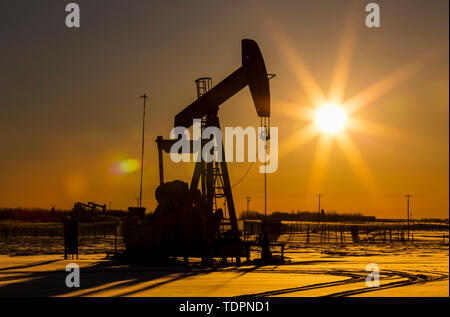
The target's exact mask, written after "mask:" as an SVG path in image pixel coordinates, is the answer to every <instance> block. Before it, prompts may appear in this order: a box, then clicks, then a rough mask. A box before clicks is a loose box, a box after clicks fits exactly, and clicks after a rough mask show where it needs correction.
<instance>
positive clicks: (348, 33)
mask: <svg viewBox="0 0 450 317" xmlns="http://www.w3.org/2000/svg"><path fill="white" fill-rule="evenodd" d="M271 27H272V31H273V32H274V33H273V34H274V35H275V36H274V39H275V40H276V41H277V42H278V44H279V47H280V48H282V52H283V53H284V55H285V57H286V59H287V60H288V61H289V63H290V65H291V66H292V69H293V70H294V72H295V76H296V79H297V80H298V83H299V85H300V86H301V87H302V88H303V90H304V91H305V93H306V95H307V96H308V98H309V100H310V101H311V104H309V105H296V104H292V103H287V102H284V101H280V100H278V104H277V106H276V107H274V111H275V112H278V113H279V114H284V115H288V116H290V117H291V118H292V114H293V113H294V114H295V115H296V116H297V117H298V118H299V119H301V120H304V121H307V122H308V123H307V125H306V126H305V127H303V128H302V129H300V130H299V131H297V132H294V133H293V134H292V135H291V136H289V137H287V138H285V140H283V142H282V143H281V144H280V157H282V156H285V155H287V154H289V153H291V152H292V151H294V150H295V149H297V148H298V147H300V146H301V145H303V144H305V143H307V142H308V141H310V140H312V139H314V138H315V137H319V142H318V143H317V148H316V153H315V160H314V162H313V168H312V172H311V178H310V179H311V183H312V184H311V187H313V190H317V189H319V188H320V182H321V180H322V178H323V177H324V175H325V169H326V165H327V162H328V159H329V155H330V153H331V147H332V145H333V144H334V143H336V144H337V145H338V146H339V148H340V149H341V151H342V152H343V154H344V156H345V157H346V158H347V160H348V162H349V164H350V165H351V167H352V169H353V170H354V172H355V174H356V176H357V177H358V178H359V179H360V180H361V182H362V183H363V184H364V185H366V187H367V188H368V189H369V191H371V192H374V193H376V194H379V193H380V191H379V190H378V186H377V185H376V183H375V181H374V178H373V176H372V173H371V171H370V169H369V167H368V166H367V165H366V163H365V161H364V159H363V156H362V155H361V153H360V151H359V150H358V148H357V146H356V144H355V143H354V142H353V140H352V138H351V135H350V133H351V132H356V133H365V134H369V135H372V136H387V135H389V136H390V137H392V136H393V135H397V136H398V135H403V133H401V132H400V131H398V130H397V129H395V128H394V127H387V126H384V125H382V124H380V123H375V122H368V121H365V120H362V119H360V118H357V117H356V114H357V112H358V111H359V110H361V109H362V108H364V107H366V106H368V105H369V104H371V103H373V102H374V101H375V100H377V99H378V98H380V97H382V96H383V95H384V94H386V93H387V92H389V91H390V90H392V89H393V88H394V87H395V86H397V85H399V84H401V83H402V82H404V81H405V80H407V79H409V78H411V77H412V76H413V75H414V74H416V73H417V72H418V71H419V70H420V69H421V68H423V66H424V65H425V64H426V62H428V61H429V60H430V59H431V58H433V57H435V56H434V54H433V53H432V54H427V55H425V56H423V57H421V58H419V59H417V60H415V61H413V62H411V63H409V64H406V65H404V66H403V67H400V68H399V69H397V70H395V71H394V72H392V73H391V74H389V75H387V76H386V77H385V78H382V79H380V80H379V81H377V82H376V83H375V84H373V85H371V86H369V87H368V88H366V89H364V90H363V91H361V92H359V93H357V94H356V95H355V96H353V97H351V98H349V99H347V100H344V99H343V96H344V95H345V88H346V84H347V78H348V74H349V68H350V64H351V59H352V54H353V50H354V38H355V30H356V28H355V26H354V25H352V23H348V24H347V27H346V30H345V32H344V34H343V37H342V41H341V45H340V48H339V50H338V53H337V58H336V66H335V70H334V73H333V77H332V80H331V87H330V90H329V93H328V95H326V94H324V93H323V91H322V89H321V87H320V86H319V84H318V83H317V81H316V80H315V78H314V76H313V75H312V73H311V72H310V70H309V68H308V67H307V65H306V63H305V62H304V61H303V59H302V58H301V56H300V55H299V54H298V52H297V51H295V50H294V49H293V48H292V46H291V45H290V44H289V41H287V40H286V38H285V36H284V34H283V33H282V32H279V31H278V29H277V28H276V26H274V25H272V26H271Z"/></svg>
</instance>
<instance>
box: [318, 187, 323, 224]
mask: <svg viewBox="0 0 450 317" xmlns="http://www.w3.org/2000/svg"><path fill="white" fill-rule="evenodd" d="M322 196H323V194H321V193H318V194H317V197H318V199H319V214H318V216H317V219H318V220H317V221H318V222H320V197H322Z"/></svg>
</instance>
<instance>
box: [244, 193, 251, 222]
mask: <svg viewBox="0 0 450 317" xmlns="http://www.w3.org/2000/svg"><path fill="white" fill-rule="evenodd" d="M245 198H246V199H247V217H246V219H248V213H249V211H250V200H251V197H249V196H247V197H245Z"/></svg>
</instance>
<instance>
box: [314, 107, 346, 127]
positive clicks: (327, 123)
mask: <svg viewBox="0 0 450 317" xmlns="http://www.w3.org/2000/svg"><path fill="white" fill-rule="evenodd" d="M345 121H346V114H345V112H344V110H342V108H341V107H339V106H337V105H333V104H327V105H325V106H323V107H321V108H320V109H319V110H317V113H316V124H317V126H318V127H319V129H320V130H321V131H322V132H325V133H331V134H334V133H336V132H339V131H341V130H342V129H344V127H345Z"/></svg>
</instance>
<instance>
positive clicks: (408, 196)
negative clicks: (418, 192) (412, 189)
mask: <svg viewBox="0 0 450 317" xmlns="http://www.w3.org/2000/svg"><path fill="white" fill-rule="evenodd" d="M411 197H414V196H411V195H409V194H407V195H405V198H406V212H407V219H408V241H409V216H410V213H409V199H410V198H411Z"/></svg>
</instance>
